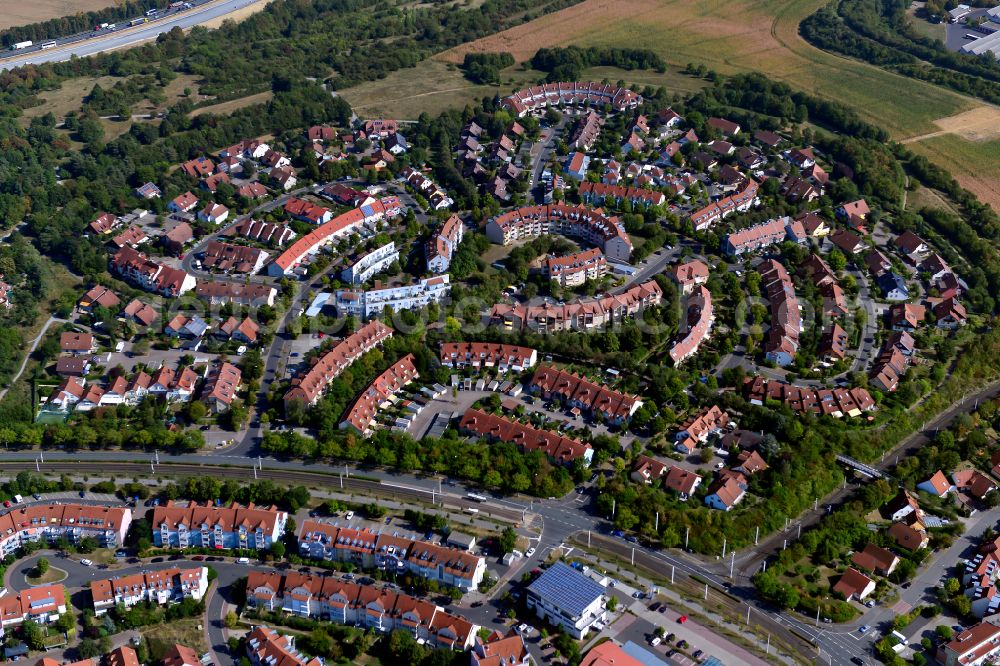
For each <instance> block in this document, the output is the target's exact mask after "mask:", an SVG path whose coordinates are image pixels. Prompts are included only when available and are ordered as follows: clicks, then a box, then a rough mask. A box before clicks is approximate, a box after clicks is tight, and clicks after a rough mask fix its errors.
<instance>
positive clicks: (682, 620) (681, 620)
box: [677, 615, 688, 624]
mask: <svg viewBox="0 0 1000 666" xmlns="http://www.w3.org/2000/svg"><path fill="white" fill-rule="evenodd" d="M687 621H688V616H687V615H681V616H680V617H679V618H677V623H678V624H684V623H685V622H687Z"/></svg>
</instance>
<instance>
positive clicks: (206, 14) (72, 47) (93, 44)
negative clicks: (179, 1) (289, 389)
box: [0, 0, 260, 69]
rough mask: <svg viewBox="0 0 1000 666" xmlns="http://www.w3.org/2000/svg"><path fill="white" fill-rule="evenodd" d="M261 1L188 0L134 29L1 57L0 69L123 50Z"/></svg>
mask: <svg viewBox="0 0 1000 666" xmlns="http://www.w3.org/2000/svg"><path fill="white" fill-rule="evenodd" d="M259 1H260V0H216V1H214V2H202V3H197V2H191V3H190V4H192V5H193V7H192V8H191V9H187V10H182V11H174V12H170V13H167V14H166V15H164V16H162V17H160V18H158V19H153V20H151V21H150V22H149V23H144V24H142V25H140V26H137V27H134V28H123V29H121V30H117V31H112V32H108V31H102V32H99V33H94V32H85V33H80V34H77V35H70V36H66V37H61V38H59V39H56V40H55V41H56V42H57V45H56V46H55V47H54V48H50V49H46V50H44V51H42V50H37V47H35V48H36V50H33V51H30V52H27V53H24V54H17V55H14V56H11V57H7V58H2V59H0V69H13V68H15V67H23V66H24V65H40V64H42V63H46V62H63V61H65V60H69V59H70V58H73V57H77V58H84V57H87V56H92V55H96V54H98V53H102V52H104V51H114V50H117V49H124V48H128V47H130V46H135V45H136V44H141V43H142V42H148V41H150V40H152V39H156V38H157V37H158V36H159V35H162V34H164V33H167V32H170V31H171V30H173V29H174V28H182V29H186V28H193V27H194V26H196V25H201V24H203V23H208V22H209V21H213V20H215V19H218V18H221V17H224V16H226V15H227V14H229V13H231V12H234V11H236V10H237V9H242V8H243V7H247V6H249V5H252V4H254V2H259Z"/></svg>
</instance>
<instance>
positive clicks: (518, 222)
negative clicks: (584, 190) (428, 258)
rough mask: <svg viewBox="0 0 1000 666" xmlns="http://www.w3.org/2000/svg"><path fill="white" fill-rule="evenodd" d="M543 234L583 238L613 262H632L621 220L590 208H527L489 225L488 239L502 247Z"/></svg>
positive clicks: (551, 206)
mask: <svg viewBox="0 0 1000 666" xmlns="http://www.w3.org/2000/svg"><path fill="white" fill-rule="evenodd" d="M542 234H560V235H563V236H572V237H574V238H579V239H581V240H583V241H585V242H587V243H588V244H590V245H593V246H595V247H598V248H600V249H601V250H602V251H603V252H604V255H605V256H606V257H607V258H608V259H610V260H611V261H618V262H622V263H628V261H629V258H630V257H631V256H632V241H631V240H630V239H629V236H628V233H626V232H625V227H624V226H622V224H621V222H620V221H619V220H618V218H617V217H609V216H607V215H605V214H604V213H600V212H597V211H595V210H594V209H592V208H588V207H586V206H573V205H567V204H549V205H545V206H525V207H523V208H517V209H515V210H512V211H510V212H509V213H504V214H503V215H498V216H496V217H494V218H493V219H491V220H490V221H489V222H487V223H486V237H487V238H489V239H490V241H491V242H493V243H497V244H499V245H510V244H511V243H513V242H515V241H518V240H520V239H522V238H533V237H535V236H541V235H542Z"/></svg>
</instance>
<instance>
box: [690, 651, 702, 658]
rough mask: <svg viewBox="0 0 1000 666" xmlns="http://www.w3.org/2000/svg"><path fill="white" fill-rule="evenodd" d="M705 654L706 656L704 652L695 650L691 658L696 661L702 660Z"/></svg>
mask: <svg viewBox="0 0 1000 666" xmlns="http://www.w3.org/2000/svg"><path fill="white" fill-rule="evenodd" d="M703 654H705V651H704V650H695V651H694V652H692V653H691V656H692V657H694V658H695V659H701V655H703Z"/></svg>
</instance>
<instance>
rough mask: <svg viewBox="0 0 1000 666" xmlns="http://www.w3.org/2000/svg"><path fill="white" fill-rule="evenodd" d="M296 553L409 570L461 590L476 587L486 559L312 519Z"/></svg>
mask: <svg viewBox="0 0 1000 666" xmlns="http://www.w3.org/2000/svg"><path fill="white" fill-rule="evenodd" d="M299 553H300V554H301V555H302V556H304V557H310V558H312V559H316V560H333V561H337V562H351V563H352V564H354V565H355V566H357V567H360V568H362V569H379V570H382V571H385V572H387V573H406V572H409V573H412V574H414V575H417V576H420V577H422V578H427V579H429V580H433V581H437V582H438V583H441V584H443V585H451V586H452V587H457V588H458V589H460V590H462V591H463V592H470V591H474V590H476V589H478V587H479V583H481V582H482V580H483V576H484V575H485V574H486V560H485V559H483V558H482V557H479V556H478V555H473V554H472V553H470V552H468V551H467V550H459V549H458V548H449V547H447V546H440V545H438V544H434V543H430V542H427V541H417V540H414V539H409V538H405V537H401V536H396V535H392V534H388V533H386V534H377V533H375V532H371V531H369V530H365V529H354V528H350V527H338V526H335V525H328V524H326V523H320V522H317V521H314V520H307V521H305V522H303V523H302V527H301V528H300V530H299Z"/></svg>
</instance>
